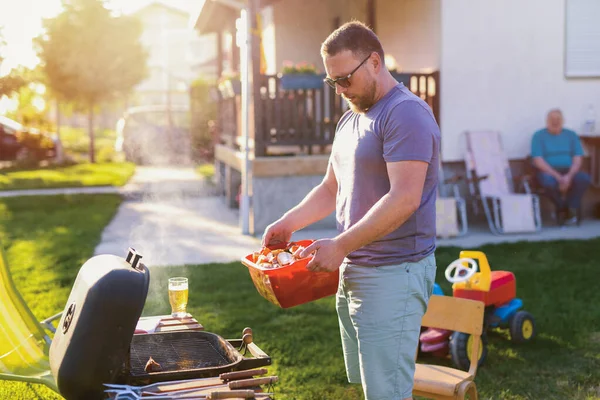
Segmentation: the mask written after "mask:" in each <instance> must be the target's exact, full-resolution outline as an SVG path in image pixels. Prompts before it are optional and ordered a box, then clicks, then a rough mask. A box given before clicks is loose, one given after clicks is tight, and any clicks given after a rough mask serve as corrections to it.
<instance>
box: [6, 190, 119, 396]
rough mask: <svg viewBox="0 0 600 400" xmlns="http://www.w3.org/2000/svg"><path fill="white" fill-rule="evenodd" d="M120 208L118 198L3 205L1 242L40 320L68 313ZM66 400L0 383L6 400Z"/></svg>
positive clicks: (48, 198) (31, 388)
mask: <svg viewBox="0 0 600 400" xmlns="http://www.w3.org/2000/svg"><path fill="white" fill-rule="evenodd" d="M120 202H121V198H120V197H119V196H118V195H77V196H46V197H34V196H32V197H21V198H6V199H1V200H0V217H1V218H0V237H1V238H2V245H3V246H4V248H5V249H6V250H7V257H8V262H9V265H10V266H11V271H12V276H13V279H14V281H15V284H16V285H17V288H18V289H19V291H20V293H21V295H22V296H23V298H24V300H25V302H26V303H27V304H28V305H29V307H30V308H31V310H32V311H33V313H34V315H35V316H36V317H37V318H38V319H39V320H41V319H43V318H46V317H49V316H51V315H53V314H55V313H57V312H60V311H62V309H63V307H64V306H65V302H66V301H67V298H68V296H69V293H70V291H71V287H72V286H73V282H74V280H75V276H76V275H77V271H78V270H79V268H80V267H81V265H83V263H84V262H85V261H86V260H87V259H88V258H89V257H90V256H91V255H92V254H93V252H94V248H95V246H96V244H97V243H98V242H99V241H100V235H101V233H102V230H103V228H104V227H105V226H106V225H107V224H108V222H109V221H110V220H111V218H112V217H113V216H114V214H115V213H116V210H117V207H118V205H119V204H120ZM60 398H61V397H59V396H57V395H55V394H54V393H53V392H52V391H50V390H49V389H47V388H45V387H43V386H40V385H29V384H24V383H16V382H4V381H0V399H28V400H29V399H60Z"/></svg>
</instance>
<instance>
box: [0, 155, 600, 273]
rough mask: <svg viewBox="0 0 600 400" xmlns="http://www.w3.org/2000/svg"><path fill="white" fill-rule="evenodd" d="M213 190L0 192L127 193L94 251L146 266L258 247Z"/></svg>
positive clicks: (484, 234)
mask: <svg viewBox="0 0 600 400" xmlns="http://www.w3.org/2000/svg"><path fill="white" fill-rule="evenodd" d="M214 191H215V188H214V187H213V186H212V185H210V184H208V183H206V182H205V181H204V179H203V178H202V177H200V176H199V175H198V174H196V172H195V171H194V170H193V169H192V168H161V167H138V168H136V173H135V175H134V176H133V177H132V179H131V180H130V182H129V183H128V184H127V185H126V186H125V187H123V188H112V187H111V188H108V187H106V188H71V189H49V190H27V191H10V192H0V197H8V196H23V195H47V194H75V193H119V194H122V195H123V196H124V198H125V201H124V202H123V203H122V204H121V206H120V208H119V210H118V211H117V214H116V215H115V217H114V218H113V220H112V221H111V222H110V223H109V225H108V226H106V228H105V229H104V231H103V233H102V239H101V242H100V244H99V245H98V246H97V247H96V249H95V254H106V253H108V254H115V255H119V256H125V254H126V252H127V249H128V248H129V247H133V248H135V249H136V250H137V251H138V252H140V254H142V256H143V260H144V263H145V264H146V265H148V266H167V265H183V264H188V265H189V264H204V263H213V262H230V261H238V260H240V258H241V257H243V256H245V255H246V254H249V253H251V252H252V251H255V250H257V249H258V248H260V236H261V235H262V232H257V234H256V237H252V236H245V235H242V234H241V233H240V232H241V229H240V228H239V222H238V221H239V212H238V210H233V209H230V208H228V207H227V206H226V205H225V201H224V199H223V198H221V197H217V196H214V194H215V192H214ZM335 235H337V232H336V231H335V230H333V229H330V230H327V229H326V230H314V229H304V230H302V231H299V232H296V233H295V234H294V235H293V237H292V240H300V239H321V238H329V237H334V236H335ZM594 237H600V220H587V221H584V222H583V224H582V225H581V226H580V227H574V226H572V227H565V228H557V227H552V226H548V227H544V229H543V230H542V232H540V233H534V234H523V235H502V236H496V235H493V234H491V233H490V231H489V229H488V228H487V226H485V225H471V226H470V227H469V233H468V234H467V235H466V236H464V237H460V238H451V239H438V242H437V243H438V246H457V247H459V248H464V249H474V248H477V247H479V246H481V245H484V244H492V243H506V242H517V241H523V240H525V241H532V242H533V241H546V240H565V239H566V240H568V239H589V238H594Z"/></svg>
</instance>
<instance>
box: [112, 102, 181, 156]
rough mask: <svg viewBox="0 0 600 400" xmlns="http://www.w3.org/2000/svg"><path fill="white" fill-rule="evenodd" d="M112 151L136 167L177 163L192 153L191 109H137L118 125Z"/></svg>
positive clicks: (125, 116)
mask: <svg viewBox="0 0 600 400" xmlns="http://www.w3.org/2000/svg"><path fill="white" fill-rule="evenodd" d="M116 134H117V139H116V141H115V150H116V151H117V152H123V153H124V154H125V159H126V160H127V161H131V162H134V163H136V164H155V163H179V162H182V161H184V162H185V161H187V160H189V156H190V154H191V139H190V110H189V108H188V107H185V106H171V107H169V106H167V105H155V106H139V107H132V108H129V109H127V111H125V113H124V114H123V117H122V118H121V119H119V121H118V122H117V128H116Z"/></svg>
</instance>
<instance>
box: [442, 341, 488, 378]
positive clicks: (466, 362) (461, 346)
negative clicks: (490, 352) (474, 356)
mask: <svg viewBox="0 0 600 400" xmlns="http://www.w3.org/2000/svg"><path fill="white" fill-rule="evenodd" d="M472 343H473V340H472V339H471V335H469V334H468V333H462V332H454V333H453V334H452V336H451V337H450V356H451V358H452V362H453V363H454V365H455V366H456V367H457V368H459V369H462V370H463V371H468V370H469V368H470V367H471V359H470V355H471V346H472ZM486 356H487V336H486V335H485V334H483V335H482V336H481V344H480V346H479V362H478V367H481V366H482V365H483V362H484V361H485V358H486Z"/></svg>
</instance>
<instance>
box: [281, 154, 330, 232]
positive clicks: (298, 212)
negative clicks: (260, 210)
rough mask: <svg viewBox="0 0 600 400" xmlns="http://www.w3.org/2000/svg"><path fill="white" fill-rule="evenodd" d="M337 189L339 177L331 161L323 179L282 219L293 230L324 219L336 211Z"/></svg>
mask: <svg viewBox="0 0 600 400" xmlns="http://www.w3.org/2000/svg"><path fill="white" fill-rule="evenodd" d="M337 189H338V184H337V179H336V177H335V173H334V172H333V167H332V165H331V163H329V165H328V166H327V172H326V173H325V177H324V178H323V181H322V182H321V183H320V184H319V185H318V186H316V187H315V188H313V189H312V190H311V191H310V192H309V193H308V194H307V195H306V197H304V199H303V200H302V201H301V202H300V203H298V205H297V206H295V207H294V208H292V209H290V210H289V211H288V212H286V213H285V214H284V215H283V216H282V217H281V220H284V221H285V223H286V225H287V226H288V227H289V228H290V229H291V231H292V232H294V231H297V230H300V229H302V228H305V227H307V226H309V225H311V224H313V223H315V222H317V221H320V220H322V219H323V218H325V217H327V216H328V215H329V214H331V213H332V212H333V211H335V199H336V196H337Z"/></svg>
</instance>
